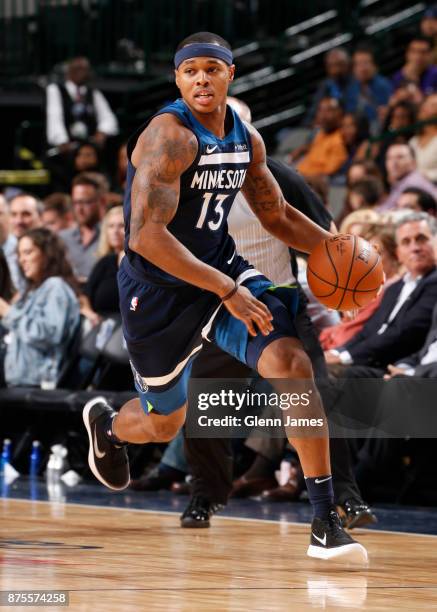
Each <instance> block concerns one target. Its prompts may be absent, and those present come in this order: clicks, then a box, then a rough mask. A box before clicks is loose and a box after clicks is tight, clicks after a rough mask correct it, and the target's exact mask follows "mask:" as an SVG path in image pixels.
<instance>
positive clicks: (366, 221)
mask: <svg viewBox="0 0 437 612" xmlns="http://www.w3.org/2000/svg"><path fill="white" fill-rule="evenodd" d="M380 222H381V217H380V215H379V213H377V212H376V210H373V209H372V208H360V209H359V210H355V211H354V212H352V213H350V214H349V215H348V216H347V217H345V218H344V219H343V221H342V222H341V225H340V230H339V233H340V234H356V235H359V236H362V235H363V234H365V233H366V232H367V231H368V229H369V228H370V227H371V226H372V225H378V224H379V223H380Z"/></svg>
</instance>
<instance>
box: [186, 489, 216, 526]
mask: <svg viewBox="0 0 437 612" xmlns="http://www.w3.org/2000/svg"><path fill="white" fill-rule="evenodd" d="M223 508H224V506H223V505H222V504H215V503H212V502H210V501H209V499H207V498H206V497H202V496H201V495H194V496H193V497H192V498H191V500H190V503H189V504H188V506H187V508H186V509H185V512H184V513H183V514H182V516H181V527H188V528H190V529H199V528H203V527H209V526H210V523H209V519H210V517H211V516H212V515H213V514H215V513H216V512H218V511H219V510H222V509H223Z"/></svg>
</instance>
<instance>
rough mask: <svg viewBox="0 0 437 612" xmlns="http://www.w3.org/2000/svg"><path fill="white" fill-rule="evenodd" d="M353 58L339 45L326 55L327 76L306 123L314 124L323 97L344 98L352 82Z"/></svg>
mask: <svg viewBox="0 0 437 612" xmlns="http://www.w3.org/2000/svg"><path fill="white" fill-rule="evenodd" d="M350 69H351V58H350V55H349V53H348V52H347V51H346V50H345V49H342V48H341V47H338V48H337V49H331V51H328V53H326V55H325V72H326V78H325V79H323V81H322V82H321V83H320V85H319V86H318V88H317V91H316V93H315V94H314V97H313V101H312V104H311V107H310V109H309V111H308V113H307V115H306V117H305V125H307V126H309V127H311V126H312V125H313V124H314V119H315V117H316V113H317V109H318V107H319V104H320V101H321V100H322V99H323V98H335V99H336V100H343V98H344V94H345V92H346V90H347V88H348V86H349V84H350V82H351V74H350V71H351V70H350Z"/></svg>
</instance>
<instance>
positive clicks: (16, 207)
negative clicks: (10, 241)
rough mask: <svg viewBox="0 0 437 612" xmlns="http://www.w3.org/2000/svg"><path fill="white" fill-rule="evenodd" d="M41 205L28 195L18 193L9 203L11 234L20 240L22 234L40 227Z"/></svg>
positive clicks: (42, 207) (42, 208)
mask: <svg viewBox="0 0 437 612" xmlns="http://www.w3.org/2000/svg"><path fill="white" fill-rule="evenodd" d="M43 210H44V206H43V203H42V202H41V201H40V200H38V198H36V197H35V196H33V195H31V194H30V193H20V194H19V195H17V196H15V197H14V198H12V200H11V201H10V202H9V215H10V223H11V232H12V233H13V234H14V236H15V237H16V238H20V237H21V236H22V234H24V232H26V231H27V230H29V229H33V228H35V227H40V225H41V223H42V220H41V215H42V212H43Z"/></svg>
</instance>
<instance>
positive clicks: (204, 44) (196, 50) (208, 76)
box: [174, 32, 235, 114]
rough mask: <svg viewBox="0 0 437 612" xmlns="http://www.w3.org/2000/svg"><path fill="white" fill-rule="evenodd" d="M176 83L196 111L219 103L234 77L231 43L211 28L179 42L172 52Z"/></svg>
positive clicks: (215, 107) (210, 109)
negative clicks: (214, 32) (210, 30)
mask: <svg viewBox="0 0 437 612" xmlns="http://www.w3.org/2000/svg"><path fill="white" fill-rule="evenodd" d="M174 65H175V74H176V85H177V86H178V88H179V90H180V92H181V95H182V97H183V99H184V100H185V102H187V104H188V105H189V106H190V107H191V108H192V109H194V110H195V111H197V112H198V113H202V114H204V113H205V114H206V113H211V112H213V111H215V110H216V109H217V107H218V106H220V105H222V104H223V103H224V102H225V100H226V96H227V93H228V88H229V84H230V83H231V81H232V80H233V78H234V72H235V66H234V64H233V59H232V51H231V46H230V44H229V43H228V42H227V41H226V40H224V39H223V38H222V37H221V36H218V35H217V34H213V33H212V32H197V33H196V34H192V35H191V36H188V37H187V38H185V39H184V40H183V41H182V42H181V43H179V45H178V47H177V49H176V53H175V56H174Z"/></svg>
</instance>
